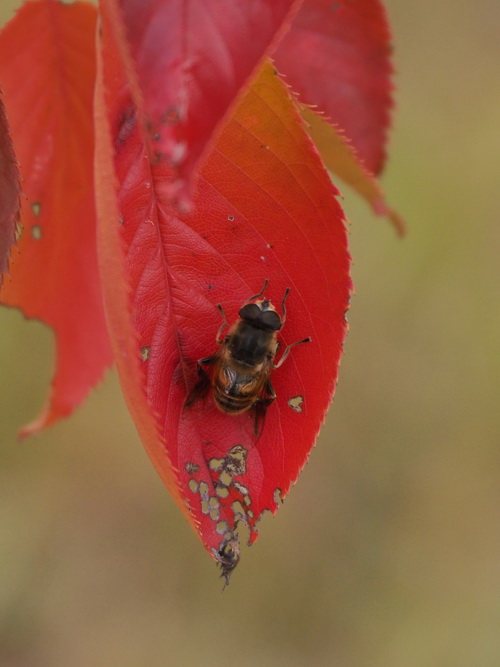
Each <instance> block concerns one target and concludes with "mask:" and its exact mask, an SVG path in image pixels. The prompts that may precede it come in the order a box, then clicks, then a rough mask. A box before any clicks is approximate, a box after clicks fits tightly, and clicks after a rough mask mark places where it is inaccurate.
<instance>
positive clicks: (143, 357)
mask: <svg viewBox="0 0 500 667" xmlns="http://www.w3.org/2000/svg"><path fill="white" fill-rule="evenodd" d="M150 351H151V348H150V347H149V346H148V345H146V346H145V347H141V361H147V360H148V359H149V353H150Z"/></svg>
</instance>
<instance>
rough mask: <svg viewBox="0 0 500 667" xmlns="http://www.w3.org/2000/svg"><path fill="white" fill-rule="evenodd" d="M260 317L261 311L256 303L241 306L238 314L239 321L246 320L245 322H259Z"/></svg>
mask: <svg viewBox="0 0 500 667" xmlns="http://www.w3.org/2000/svg"><path fill="white" fill-rule="evenodd" d="M261 315H262V311H261V309H260V308H259V306H258V305H257V304H256V303H247V305H246V306H243V308H242V309H241V310H240V312H239V316H240V317H241V319H242V320H246V321H247V322H255V320H260V317H261Z"/></svg>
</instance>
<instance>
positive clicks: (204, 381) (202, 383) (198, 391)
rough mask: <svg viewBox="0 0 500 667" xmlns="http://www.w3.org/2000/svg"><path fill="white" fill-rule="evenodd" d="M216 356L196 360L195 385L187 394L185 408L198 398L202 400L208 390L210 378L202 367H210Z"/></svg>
mask: <svg viewBox="0 0 500 667" xmlns="http://www.w3.org/2000/svg"><path fill="white" fill-rule="evenodd" d="M216 359H217V356H216V355H214V356H212V357H205V358H204V359H198V362H197V364H196V370H197V372H198V380H197V381H196V384H195V385H194V387H193V388H192V389H191V391H190V392H189V395H188V397H187V399H186V403H185V406H186V407H189V406H190V405H192V404H193V403H194V402H195V401H196V400H198V398H204V397H205V396H206V395H207V392H208V390H209V388H210V376H209V374H208V373H207V372H206V370H205V369H204V368H203V366H211V365H212V364H214V363H215V360H216Z"/></svg>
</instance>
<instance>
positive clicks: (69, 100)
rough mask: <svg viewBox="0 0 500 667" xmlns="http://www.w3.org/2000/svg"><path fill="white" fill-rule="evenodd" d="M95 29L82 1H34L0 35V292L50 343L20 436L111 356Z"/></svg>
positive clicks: (71, 398)
mask: <svg viewBox="0 0 500 667" xmlns="http://www.w3.org/2000/svg"><path fill="white" fill-rule="evenodd" d="M95 28H96V10H95V8H94V7H93V6H92V5H89V4H86V3H83V2H76V3H74V4H72V5H63V4H61V3H60V2H57V1H56V0H40V1H39V2H28V3H27V4H25V5H24V6H23V7H22V8H21V10H20V11H19V12H18V14H17V15H16V16H15V17H14V19H13V20H12V21H11V22H10V23H8V24H7V26H6V27H5V28H4V29H3V30H2V32H1V33H0V82H1V85H2V87H3V89H4V90H5V103H6V106H7V110H8V114H9V119H10V122H11V128H12V137H13V140H14V144H15V146H16V150H17V155H18V158H19V162H20V164H21V173H22V176H23V179H24V181H23V189H24V192H25V195H26V201H25V202H24V203H23V210H22V218H21V222H22V226H23V230H24V231H23V235H22V237H21V239H20V241H19V245H18V247H19V253H17V252H16V253H14V256H13V258H12V261H11V264H10V267H9V272H10V276H11V279H10V281H6V282H5V284H4V287H3V289H2V292H1V294H0V297H1V300H2V303H4V304H6V305H9V306H16V307H18V308H20V309H21V310H22V311H23V312H24V313H25V315H26V316H27V317H35V318H38V319H40V320H42V321H43V322H45V323H47V324H48V325H49V326H51V327H52V328H53V329H54V333H55V336H56V346H57V347H56V351H57V356H56V370H55V375H54V378H53V382H52V391H51V394H50V397H49V400H48V402H47V404H46V407H45V408H44V410H43V411H42V413H41V414H40V415H39V417H38V418H37V419H36V420H35V421H34V422H33V423H32V424H30V425H29V426H27V427H25V429H24V430H23V432H22V434H23V435H26V434H28V433H33V432H36V431H38V430H40V429H41V428H42V427H44V426H47V425H49V424H51V423H53V422H54V421H56V420H57V419H58V418H60V417H63V416H66V415H68V414H70V413H71V412H72V411H73V410H74V408H75V407H76V406H78V405H79V404H80V403H81V402H82V401H83V399H84V398H85V397H86V395H87V394H88V392H89V390H90V389H91V388H92V387H93V386H95V384H96V383H97V382H98V381H99V380H100V378H101V376H102V374H103V371H104V369H105V367H106V366H108V365H109V364H111V362H112V354H111V348H110V345H109V340H108V335H107V330H106V325H105V319H104V311H103V308H102V297H101V291H100V284H99V279H98V269H97V256H96V239H95V207H94V199H93V167H92V165H93V145H94V136H93V124H92V100H93V90H94V80H95ZM21 82H22V85H20V84H21Z"/></svg>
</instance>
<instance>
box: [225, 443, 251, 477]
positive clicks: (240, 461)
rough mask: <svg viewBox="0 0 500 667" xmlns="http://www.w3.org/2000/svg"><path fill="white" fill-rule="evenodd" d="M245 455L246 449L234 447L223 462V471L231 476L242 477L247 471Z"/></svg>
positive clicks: (238, 446) (246, 453)
mask: <svg viewBox="0 0 500 667" xmlns="http://www.w3.org/2000/svg"><path fill="white" fill-rule="evenodd" d="M247 455H248V450H247V449H245V448H244V447H243V446H242V445H235V446H234V447H233V448H232V449H230V450H229V452H228V455H227V456H226V458H225V460H224V469H225V470H226V471H227V472H228V473H230V474H231V475H244V474H245V473H246V471H247Z"/></svg>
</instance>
